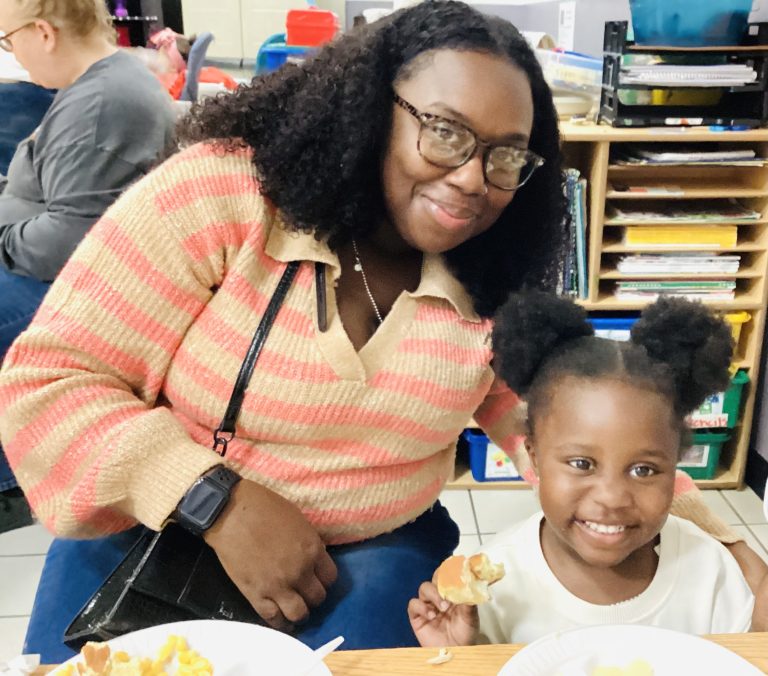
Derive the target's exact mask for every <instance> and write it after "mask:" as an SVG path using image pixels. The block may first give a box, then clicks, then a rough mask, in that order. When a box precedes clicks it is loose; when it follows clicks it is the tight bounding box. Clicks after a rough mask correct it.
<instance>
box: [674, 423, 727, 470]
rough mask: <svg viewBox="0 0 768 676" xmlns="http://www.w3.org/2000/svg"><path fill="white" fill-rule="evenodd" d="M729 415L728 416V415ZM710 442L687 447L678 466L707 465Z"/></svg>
mask: <svg viewBox="0 0 768 676" xmlns="http://www.w3.org/2000/svg"><path fill="white" fill-rule="evenodd" d="M726 417H727V416H726ZM709 449H710V444H696V445H694V446H691V447H689V448H686V449H685V452H684V453H683V457H682V458H680V462H678V463H677V466H678V467H706V466H707V463H708V462H709Z"/></svg>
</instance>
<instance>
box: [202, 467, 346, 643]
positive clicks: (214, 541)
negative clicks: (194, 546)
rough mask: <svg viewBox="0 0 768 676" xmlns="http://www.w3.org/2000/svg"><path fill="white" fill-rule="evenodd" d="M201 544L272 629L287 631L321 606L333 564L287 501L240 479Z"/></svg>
mask: <svg viewBox="0 0 768 676" xmlns="http://www.w3.org/2000/svg"><path fill="white" fill-rule="evenodd" d="M204 537H205V541H206V542H207V543H208V544H209V545H210V546H211V547H212V548H213V549H214V551H215V552H216V554H217V556H218V557H219V560H220V561H221V563H222V565H223V566H224V570H225V571H226V572H227V574H228V575H229V576H230V577H231V578H232V581H233V582H234V583H235V584H236V585H237V587H238V588H239V589H240V591H241V592H242V593H243V595H244V596H245V597H246V598H247V599H248V600H249V601H250V602H251V605H252V606H253V608H254V610H255V611H256V612H257V613H258V614H259V615H260V616H261V617H262V618H263V619H264V620H265V621H266V622H267V623H268V624H269V625H271V626H272V627H274V628H275V629H280V630H282V631H290V630H291V629H292V628H293V625H294V624H295V623H297V622H301V621H302V620H305V619H306V618H307V617H308V615H309V609H310V608H313V607H315V606H317V605H319V604H320V603H322V602H323V600H324V599H325V596H326V589H327V588H328V587H329V586H330V585H331V584H333V582H334V581H335V580H336V564H335V563H334V562H333V560H332V559H331V557H330V555H329V554H328V552H327V551H326V550H325V545H324V544H323V541H322V540H321V539H320V536H319V535H318V534H317V532H316V531H315V529H314V528H313V527H312V526H311V525H310V524H309V522H308V521H307V520H306V519H305V518H304V515H303V514H302V513H301V512H300V511H299V509H298V508H297V507H296V506H295V505H293V504H292V503H291V502H289V501H288V500H286V499H285V498H282V497H281V496H279V495H278V494H277V493H274V492H273V491H270V490H269V489H268V488H265V487H264V486H260V485H259V484H257V483H254V482H253V481H246V480H245V479H243V480H241V481H240V482H239V483H238V484H237V485H236V486H235V488H234V490H233V491H232V497H231V499H230V501H229V504H228V505H227V506H226V508H225V509H224V511H223V512H222V514H221V516H220V517H219V518H218V519H217V520H216V523H214V524H213V526H211V528H209V529H208V530H207V531H206V533H205V535H204Z"/></svg>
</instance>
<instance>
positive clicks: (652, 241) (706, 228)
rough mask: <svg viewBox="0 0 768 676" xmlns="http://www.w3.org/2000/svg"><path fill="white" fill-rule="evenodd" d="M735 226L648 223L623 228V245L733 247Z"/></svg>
mask: <svg viewBox="0 0 768 676" xmlns="http://www.w3.org/2000/svg"><path fill="white" fill-rule="evenodd" d="M738 232H739V229H738V227H737V226H735V225H666V226H660V227H654V226H651V225H637V226H631V225H630V226H627V227H626V228H624V245H625V246H629V247H633V246H634V247H643V248H646V247H648V248H650V247H664V248H680V249H691V248H701V247H704V246H706V247H711V248H714V249H722V248H729V247H734V246H736V241H737V239H738Z"/></svg>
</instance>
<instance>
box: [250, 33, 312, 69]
mask: <svg viewBox="0 0 768 676" xmlns="http://www.w3.org/2000/svg"><path fill="white" fill-rule="evenodd" d="M311 51H312V48H311V47H299V46H295V45H287V44H285V33H276V34H275V35H272V36H270V37H269V38H267V39H266V40H265V41H264V43H263V44H262V45H261V47H260V48H259V53H258V54H257V55H256V63H255V65H254V71H255V74H256V75H263V74H264V73H271V72H272V71H275V70H277V69H278V68H280V66H282V65H283V64H284V63H285V62H286V61H288V60H289V59H301V58H303V57H304V56H306V55H307V54H308V53H309V52H311Z"/></svg>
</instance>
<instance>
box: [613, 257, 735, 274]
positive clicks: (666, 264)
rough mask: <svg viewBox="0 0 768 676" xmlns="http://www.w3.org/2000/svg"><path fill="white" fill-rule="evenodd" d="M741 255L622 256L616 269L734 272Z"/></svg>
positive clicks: (694, 272) (644, 271) (660, 271)
mask: <svg viewBox="0 0 768 676" xmlns="http://www.w3.org/2000/svg"><path fill="white" fill-rule="evenodd" d="M740 262H741V256H738V255H735V254H734V255H732V256H724V255H718V254H715V253H698V252H697V253H680V254H640V255H637V256H622V257H621V258H620V259H619V262H618V264H617V265H616V269H617V270H618V271H619V272H621V273H622V274H625V275H633V274H634V275H648V274H658V273H672V274H684V273H692V274H702V275H703V274H707V273H709V274H713V273H725V274H733V273H736V272H738V271H739V263H740Z"/></svg>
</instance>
